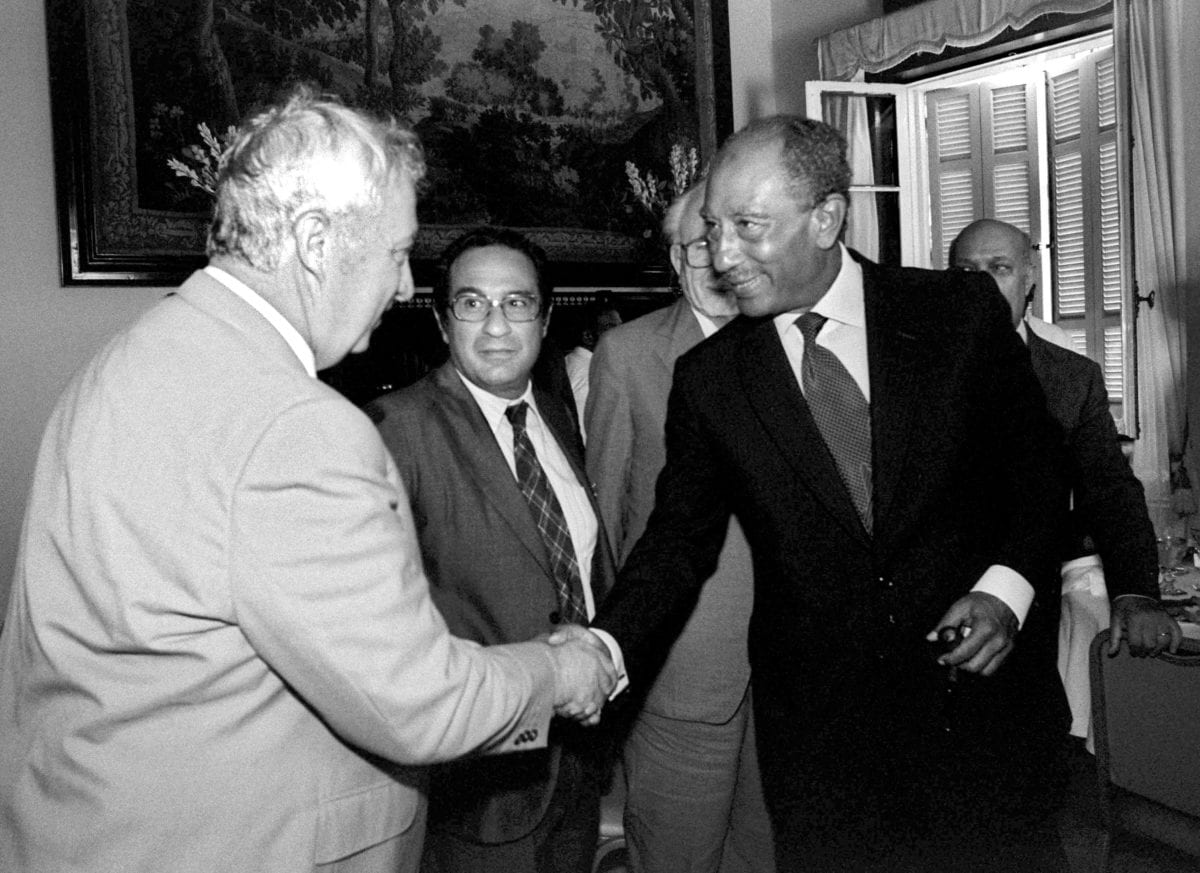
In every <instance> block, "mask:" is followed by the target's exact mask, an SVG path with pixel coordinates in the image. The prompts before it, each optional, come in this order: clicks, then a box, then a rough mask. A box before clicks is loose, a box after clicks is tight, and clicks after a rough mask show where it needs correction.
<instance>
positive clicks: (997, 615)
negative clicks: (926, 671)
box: [925, 591, 1017, 676]
mask: <svg viewBox="0 0 1200 873" xmlns="http://www.w3.org/2000/svg"><path fill="white" fill-rule="evenodd" d="M947 627H952V628H958V629H959V630H960V631H961V633H962V635H963V639H962V642H960V643H959V644H958V645H957V646H955V647H954V648H953V649H951V650H950V651H949V652H947V653H946V654H944V655H942V656H941V657H940V658H938V663H939V664H945V665H946V666H947V667H957V668H959V669H960V670H966V671H967V672H968V673H978V674H979V675H981V676H991V675H992V674H993V673H995V672H996V671H997V670H998V669H999V668H1000V665H1001V664H1003V663H1004V659H1005V658H1007V657H1008V654H1009V652H1011V651H1012V649H1013V644H1014V642H1015V640H1016V637H1017V617H1016V616H1015V615H1014V614H1013V611H1012V610H1011V609H1009V608H1008V606H1006V605H1005V603H1004V601H1003V600H1001V599H1000V598H999V597H996V596H994V595H992V594H987V593H985V592H983V591H972V592H970V593H969V594H967V595H965V596H963V597H960V598H959V599H958V600H956V601H954V603H953V604H951V606H950V608H949V609H948V610H946V614H945V615H943V616H942V619H941V621H939V622H938V625H937V627H936V628H934V629H933V630H932V631H930V632H929V634H928V636H926V637H925V639H927V640H929V641H930V642H931V643H932V642H936V640H937V638H938V631H939V630H941V629H942V628H947Z"/></svg>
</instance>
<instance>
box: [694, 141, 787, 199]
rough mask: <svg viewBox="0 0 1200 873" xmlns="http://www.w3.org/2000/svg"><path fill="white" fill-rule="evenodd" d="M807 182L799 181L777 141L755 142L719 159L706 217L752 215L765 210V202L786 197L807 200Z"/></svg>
mask: <svg viewBox="0 0 1200 873" xmlns="http://www.w3.org/2000/svg"><path fill="white" fill-rule="evenodd" d="M808 187H809V185H808V181H807V180H806V179H797V178H796V177H794V176H793V175H792V174H791V173H790V172H789V171H788V168H787V166H786V164H785V163H784V160H783V146H782V143H780V142H779V141H777V140H751V141H749V142H744V143H738V144H737V145H736V146H735V147H733V148H731V149H729V150H728V151H726V152H722V153H720V154H718V156H717V162H716V164H715V165H714V167H713V169H712V172H711V173H710V174H709V178H708V187H707V191H706V195H705V198H704V214H705V215H706V216H709V217H712V215H713V213H715V212H718V211H719V212H726V213H728V212H738V211H741V212H748V211H754V209H755V208H756V207H761V206H762V202H763V201H765V200H768V199H769V200H775V199H777V198H780V197H786V198H788V199H790V200H794V201H797V202H799V201H802V200H804V199H805V193H806V192H807V190H808Z"/></svg>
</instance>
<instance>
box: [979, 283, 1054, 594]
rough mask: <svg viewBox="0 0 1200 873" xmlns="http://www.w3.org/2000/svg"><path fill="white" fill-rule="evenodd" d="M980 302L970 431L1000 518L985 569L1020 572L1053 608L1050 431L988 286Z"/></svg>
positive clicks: (1024, 354) (1017, 344) (1041, 399)
mask: <svg viewBox="0 0 1200 873" xmlns="http://www.w3.org/2000/svg"><path fill="white" fill-rule="evenodd" d="M983 279H984V280H986V281H988V282H990V279H988V278H987V277H986V276H985V277H983ZM983 299H984V301H985V302H986V304H987V305H986V306H985V307H984V310H985V311H984V317H983V323H982V324H981V325H980V331H979V342H980V344H981V349H982V354H981V355H980V356H979V357H978V358H977V361H978V362H979V369H978V371H977V374H978V375H977V382H976V383H977V384H978V385H980V386H981V389H982V392H983V395H982V396H983V397H984V398H985V406H984V409H986V410H987V415H986V419H985V421H984V422H983V423H982V427H981V428H980V429H979V430H978V431H977V433H978V435H979V437H980V438H981V439H983V440H985V441H986V442H985V444H986V445H988V446H990V448H989V449H988V453H989V454H990V455H991V456H992V457H993V458H994V459H995V463H996V464H998V467H999V469H998V472H999V474H1000V475H998V476H997V477H995V479H994V480H993V481H994V482H995V483H996V487H997V493H996V494H995V496H994V500H995V502H996V510H997V511H996V512H995V514H994V516H993V517H995V518H996V519H998V520H1000V526H1001V529H1000V531H999V533H998V536H997V538H996V540H995V552H994V555H993V560H992V562H991V563H993V564H999V565H1001V566H1004V567H1009V568H1011V569H1013V570H1015V571H1016V572H1017V573H1020V574H1021V576H1023V577H1024V578H1025V579H1026V580H1027V581H1028V582H1029V583H1030V584H1031V585H1032V586H1033V587H1034V589H1035V591H1036V593H1037V595H1038V596H1040V597H1041V599H1042V601H1043V602H1044V603H1055V604H1057V602H1058V592H1059V584H1060V583H1059V579H1058V574H1057V572H1056V569H1057V567H1058V544H1059V542H1060V536H1061V533H1062V530H1063V525H1064V523H1065V514H1064V512H1063V508H1064V507H1065V506H1066V505H1067V497H1066V493H1067V486H1066V482H1065V478H1064V476H1063V475H1062V471H1061V469H1060V465H1059V464H1058V463H1057V462H1056V459H1057V457H1058V455H1057V452H1058V441H1057V440H1056V439H1055V433H1056V426H1055V424H1054V421H1053V419H1052V418H1051V417H1050V413H1049V411H1048V410H1047V408H1046V397H1045V394H1044V393H1043V391H1042V387H1041V384H1040V383H1039V382H1038V380H1037V377H1036V376H1035V375H1034V372H1033V366H1032V364H1031V363H1030V360H1029V353H1028V350H1027V349H1026V348H1025V345H1024V343H1022V342H1021V339H1020V337H1019V336H1018V335H1017V333H1016V331H1014V330H1013V329H1012V326H1011V324H1010V322H1009V320H1008V316H1007V310H1006V309H1005V304H1004V302H1003V300H1002V298H1001V297H1000V295H999V294H996V293H995V289H994V286H990V287H989V288H988V293H987V294H985V295H984V296H983Z"/></svg>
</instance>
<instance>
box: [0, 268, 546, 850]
mask: <svg viewBox="0 0 1200 873" xmlns="http://www.w3.org/2000/svg"><path fill="white" fill-rule="evenodd" d="M552 687H553V684H552V662H551V659H550V656H549V654H548V652H547V650H546V649H545V647H543V646H530V645H525V646H513V647H505V648H503V649H496V648H493V649H487V650H484V649H481V648H479V647H477V646H476V645H475V644H473V643H467V642H464V641H461V640H456V639H455V638H453V637H451V636H450V635H449V633H448V632H447V629H446V625H445V622H444V621H443V619H442V617H441V615H440V614H439V613H438V611H437V610H436V608H435V607H434V605H433V602H432V600H431V599H430V596H429V589H428V585H427V582H426V579H425V575H424V572H423V570H422V567H421V561H420V552H419V551H418V546H417V542H416V537H415V533H414V529H413V520H412V515H411V513H410V510H409V507H408V501H407V498H406V496H405V493H404V490H403V488H402V486H401V484H400V480H399V477H398V475H397V473H396V469H395V467H394V466H393V464H392V462H391V459H390V458H389V456H388V453H387V450H386V449H385V448H384V445H383V443H382V441H381V440H380V438H379V435H378V433H377V432H376V430H375V428H374V427H373V426H372V425H371V422H370V421H369V420H368V418H367V417H366V416H365V415H363V414H362V413H361V412H360V411H359V410H357V409H356V408H354V406H353V405H352V404H350V403H349V402H348V401H346V400H345V399H344V398H342V397H341V396H340V395H338V394H337V393H336V392H334V391H333V390H332V389H330V388H329V387H327V386H325V385H323V384H321V383H320V382H318V381H317V380H315V379H312V378H310V377H309V376H308V375H307V374H306V373H305V371H304V369H303V367H302V365H301V363H300V361H299V360H298V359H297V357H296V356H295V354H294V353H293V352H292V351H291V349H290V348H289V347H288V346H287V345H286V344H285V342H284V340H283V339H282V337H281V336H280V335H279V333H277V332H276V331H275V330H274V329H273V328H272V327H271V326H270V325H269V324H268V322H267V321H266V320H265V319H264V318H263V317H262V316H261V315H259V314H258V313H257V312H256V311H255V310H254V309H253V308H251V307H250V306H249V305H247V304H246V303H245V302H243V301H242V300H241V299H239V298H238V297H236V296H235V295H234V294H232V293H231V292H230V291H229V290H228V289H226V288H225V287H224V286H223V285H221V284H220V283H219V282H217V281H215V280H214V279H212V278H211V277H210V276H208V275H206V274H204V273H197V274H194V275H193V276H192V277H191V278H190V279H189V280H188V281H187V282H186V283H185V284H184V285H183V287H182V288H181V289H180V291H179V292H178V293H177V294H173V295H170V296H169V297H167V298H166V299H165V300H163V301H161V302H160V303H159V304H157V305H156V306H155V307H154V308H153V309H151V310H150V312H149V313H147V314H146V315H145V316H144V317H143V318H142V319H141V320H139V321H138V322H137V323H136V324H135V325H133V326H132V327H131V328H130V329H129V330H128V331H126V332H125V333H123V334H122V335H120V336H118V337H116V338H115V339H114V340H112V341H111V342H110V343H109V344H108V345H107V346H106V347H105V348H104V349H103V350H102V351H101V352H100V354H99V355H97V357H96V358H95V359H94V360H93V361H92V362H91V364H89V365H88V366H87V367H86V368H85V369H84V370H83V371H82V372H81V373H80V374H78V375H77V376H76V377H75V379H74V380H73V381H72V383H71V385H70V386H69V388H68V389H67V391H66V393H65V394H64V395H63V397H62V399H61V400H60V401H59V403H58V405H57V407H56V409H55V411H54V413H53V415H52V417H51V420H50V423H49V426H48V428H47V430H46V435H45V437H44V439H43V442H42V447H41V454H40V457H39V459H38V464H37V469H36V472H35V476H34V483H33V489H32V493H31V496H30V500H29V506H28V511H27V515H26V520H25V528H24V533H23V535H22V540H21V551H20V556H19V558H18V563H17V571H16V578H15V580H14V585H13V594H12V602H11V605H10V609H9V613H8V620H7V622H6V624H5V627H4V633H3V638H2V639H0V869H2V870H5V871H13V873H16V871H54V873H64V871H82V870H87V871H100V870H104V871H108V870H112V871H117V870H119V871H122V873H135V871H147V873H161V871H197V873H199V871H204V873H211V871H214V870H261V871H281V873H293V871H299V870H306V869H311V868H312V867H313V866H314V864H317V863H321V862H327V861H332V860H336V859H338V858H341V857H344V856H346V855H348V854H351V853H354V852H357V851H359V850H363V849H366V848H368V847H371V846H375V845H377V844H379V843H381V842H382V841H384V840H387V839H388V838H391V837H395V836H397V835H403V838H404V839H411V840H415V841H419V840H421V839H422V834H421V833H420V832H419V831H420V828H411V827H410V825H411V824H412V822H413V821H414V817H415V816H416V815H417V813H418V812H419V811H420V808H421V805H422V804H423V803H424V802H425V801H424V797H423V794H422V792H423V788H424V782H425V775H424V772H423V771H422V770H412V769H405V768H402V767H399V766H396V765H395V764H392V763H389V762H400V763H403V764H407V765H417V764H427V763H432V762H435V761H441V760H446V759H449V758H452V757H454V756H457V755H460V754H463V753H465V752H467V751H470V750H473V749H479V748H484V749H492V750H513V749H524V748H534V747H538V746H541V745H544V744H545V741H546V733H547V729H548V725H549V720H550V715H551V707H552V701H551V700H550V699H548V697H549V694H550V693H551V691H550V689H552ZM381 873H382V871H381ZM388 873H394V871H388Z"/></svg>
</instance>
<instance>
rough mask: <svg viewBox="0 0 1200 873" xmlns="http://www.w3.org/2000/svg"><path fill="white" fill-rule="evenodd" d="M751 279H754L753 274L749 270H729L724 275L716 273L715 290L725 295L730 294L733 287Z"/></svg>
mask: <svg viewBox="0 0 1200 873" xmlns="http://www.w3.org/2000/svg"><path fill="white" fill-rule="evenodd" d="M752 278H754V273H753V271H750V270H741V271H738V270H729V271H728V272H725V273H718V274H717V288H718V290H720V291H722V292H724V293H726V294H732V293H733V289H734V287H735V286H737V285H740V284H741V283H743V282H745V281H746V280H748V279H752Z"/></svg>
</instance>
